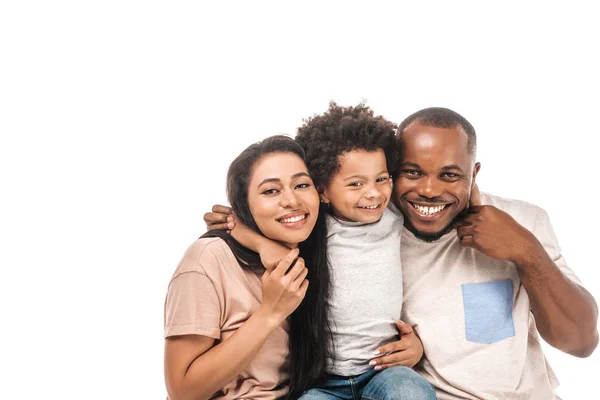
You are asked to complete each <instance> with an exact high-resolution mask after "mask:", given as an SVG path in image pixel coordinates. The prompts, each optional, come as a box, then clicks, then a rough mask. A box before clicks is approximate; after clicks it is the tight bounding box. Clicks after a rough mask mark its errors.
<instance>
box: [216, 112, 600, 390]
mask: <svg viewBox="0 0 600 400" xmlns="http://www.w3.org/2000/svg"><path fill="white" fill-rule="evenodd" d="M397 135H398V140H399V144H400V145H401V151H402V157H401V168H400V172H399V173H398V174H397V175H396V176H395V177H394V194H393V196H394V202H395V204H396V206H397V207H398V208H399V209H400V210H401V211H402V213H403V214H404V221H405V223H404V225H405V229H404V231H403V237H402V268H403V279H404V304H403V316H402V319H403V321H404V322H406V323H408V324H410V325H413V326H414V329H415V331H416V332H417V334H418V335H419V336H420V337H421V340H422V342H423V347H424V354H425V356H424V358H423V359H422V361H421V363H420V364H419V365H417V367H416V369H417V370H418V372H419V373H421V375H422V376H423V377H425V378H426V379H427V380H428V381H429V382H430V383H431V384H432V385H433V386H434V387H435V388H436V393H437V396H438V398H439V399H442V400H443V399H465V398H466V399H507V398H508V399H540V400H547V399H553V398H555V395H554V388H555V387H556V386H557V384H558V382H557V380H556V377H555V376H554V374H553V372H552V370H551V369H550V366H549V365H548V364H547V362H546V360H545V357H544V355H543V352H542V349H541V346H540V343H539V337H538V336H539V335H541V336H542V338H544V340H546V341H547V342H548V343H549V344H550V345H552V346H554V347H556V348H558V349H560V350H562V351H564V352H567V353H569V354H572V355H575V356H578V357H586V356H589V355H590V354H591V353H592V352H593V351H594V349H595V348H596V346H597V344H598V332H597V319H598V309H597V306H596V303H595V302H594V299H593V298H592V296H591V295H590V294H589V293H588V292H587V291H586V290H585V289H583V287H581V286H580V282H579V280H578V278H577V277H576V276H575V274H574V273H573V272H572V271H571V270H570V269H569V268H568V267H567V265H566V263H565V260H564V258H563V257H562V256H561V254H560V249H559V247H558V243H557V240H556V237H555V235H554V232H553V230H552V227H551V225H550V222H549V219H548V216H547V214H546V213H545V212H544V211H543V210H542V209H540V208H538V207H536V206H534V205H531V204H527V203H525V202H521V201H515V200H506V199H501V198H498V197H495V196H490V195H485V194H484V195H482V196H481V199H479V196H478V194H477V193H475V195H474V196H473V198H471V197H472V196H471V195H472V193H474V190H473V189H474V187H475V178H476V176H477V173H478V172H479V169H480V164H479V163H478V162H476V147H477V146H476V135H475V130H474V129H473V127H472V125H471V124H470V123H469V122H468V121H467V120H466V119H465V118H463V117H462V116H460V115H459V114H457V113H456V112H454V111H451V110H448V109H445V108H428V109H424V110H421V111H418V112H416V113H414V114H412V115H411V116H409V117H408V118H407V119H405V120H404V122H402V124H401V125H400V126H399V128H398V131H397ZM480 202H481V204H480ZM217 210H219V209H217ZM225 218H226V216H219V215H217V214H207V215H206V216H205V220H206V221H207V223H209V224H210V223H215V224H219V223H223V222H225ZM223 226H224V225H215V227H223ZM400 342H401V340H400V341H398V342H394V343H390V344H388V345H386V346H383V347H382V348H381V349H380V350H381V354H387V353H388V352H391V354H389V355H384V356H382V357H379V358H377V359H376V362H377V364H376V365H375V367H377V366H380V365H392V364H394V362H395V360H397V359H399V358H400V357H401V355H400V353H401V352H398V351H396V350H397V348H400V347H401V346H400V345H399V343H400Z"/></svg>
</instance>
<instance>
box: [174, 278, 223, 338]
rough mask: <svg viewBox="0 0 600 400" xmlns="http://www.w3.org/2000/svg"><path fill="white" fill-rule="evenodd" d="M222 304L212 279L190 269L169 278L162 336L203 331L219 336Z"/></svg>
mask: <svg viewBox="0 0 600 400" xmlns="http://www.w3.org/2000/svg"><path fill="white" fill-rule="evenodd" d="M220 321H221V304H220V302H219V296H218V295H217V292H216V290H215V287H214V284H213V282H212V281H211V280H210V279H209V278H208V277H207V276H206V275H205V274H203V273H201V272H196V271H190V272H184V273H182V274H180V275H177V276H176V277H175V278H173V280H172V281H171V284H170V285H169V290H168V292H167V299H166V302H165V332H164V337H165V338H167V337H169V336H178V335H202V336H207V337H211V338H213V339H220V337H221V329H220V326H221V324H220Z"/></svg>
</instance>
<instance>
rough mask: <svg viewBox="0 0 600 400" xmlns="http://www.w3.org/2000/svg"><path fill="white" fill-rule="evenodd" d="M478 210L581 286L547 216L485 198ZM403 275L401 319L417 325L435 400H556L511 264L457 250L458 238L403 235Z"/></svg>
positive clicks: (522, 204)
mask: <svg viewBox="0 0 600 400" xmlns="http://www.w3.org/2000/svg"><path fill="white" fill-rule="evenodd" d="M482 202H483V204H490V205H494V206H496V207H498V208H500V209H501V210H504V211H506V212H507V213H508V214H510V215H511V216H512V217H513V218H515V219H516V220H517V222H519V223H520V224H521V225H523V226H524V227H525V228H527V229H528V230H529V231H531V232H532V233H533V234H534V235H535V236H536V237H537V239H538V240H539V241H540V242H541V243H542V245H543V246H544V248H545V249H546V251H547V252H548V254H549V255H550V257H551V258H552V260H554V262H555V263H556V265H557V266H558V268H559V269H560V270H561V271H562V272H563V274H565V276H567V277H568V278H569V279H571V280H572V281H573V282H575V283H577V284H579V280H578V279H577V277H576V276H575V274H574V273H573V271H571V269H569V267H568V266H567V264H566V262H565V259H564V257H563V256H562V255H561V252H560V248H559V246H558V242H557V240H556V237H555V235H554V231H553V230H552V226H551V225H550V221H549V219H548V215H547V214H546V212H545V211H544V210H542V209H541V208H539V207H536V206H534V205H532V204H528V203H525V202H522V201H517V200H507V199H502V198H499V197H495V196H490V195H482ZM402 269H403V278H404V305H403V308H402V309H403V316H402V319H403V321H405V322H407V323H409V324H411V325H417V327H416V328H415V330H416V331H417V333H418V334H419V336H420V338H421V341H422V342H423V348H424V352H425V357H424V360H423V363H422V368H421V369H420V370H418V372H419V373H420V374H421V375H422V376H423V377H424V378H425V379H427V380H428V381H429V383H431V384H432V385H433V386H434V387H435V389H436V393H437V397H438V399H440V400H455V399H523V400H525V399H527V400H550V399H554V398H555V395H554V388H555V387H556V386H557V385H558V381H557V379H556V377H555V375H554V373H553V372H552V369H551V368H550V366H549V365H548V363H547V361H546V358H545V357H544V354H543V352H542V347H541V346H540V341H541V339H540V336H539V334H538V331H537V328H536V325H535V319H534V317H533V314H532V313H531V311H530V303H529V296H528V295H527V291H526V290H525V287H524V286H523V284H522V283H521V280H520V279H519V274H518V273H517V269H516V267H515V265H514V264H512V263H510V262H505V261H499V260H494V259H491V258H489V257H487V256H485V255H484V254H482V253H480V252H478V251H477V250H475V249H471V248H468V247H464V246H461V245H460V243H459V240H458V237H457V235H456V231H452V232H450V233H448V234H446V235H444V236H443V237H442V238H441V239H440V240H438V241H435V242H433V243H425V242H423V241H421V240H419V239H417V238H415V236H414V235H413V234H412V233H411V232H409V231H408V230H406V229H405V230H404V233H403V236H402Z"/></svg>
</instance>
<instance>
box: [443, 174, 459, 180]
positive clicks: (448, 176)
mask: <svg viewBox="0 0 600 400" xmlns="http://www.w3.org/2000/svg"><path fill="white" fill-rule="evenodd" d="M442 177H443V178H449V179H454V178H458V175H457V174H455V173H453V172H444V173H443V174H442Z"/></svg>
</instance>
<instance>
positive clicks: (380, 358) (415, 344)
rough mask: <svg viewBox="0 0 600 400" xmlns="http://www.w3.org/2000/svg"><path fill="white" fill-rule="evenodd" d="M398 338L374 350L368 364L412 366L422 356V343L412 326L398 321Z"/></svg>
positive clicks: (377, 368)
mask: <svg viewBox="0 0 600 400" xmlns="http://www.w3.org/2000/svg"><path fill="white" fill-rule="evenodd" d="M396 326H397V327H398V335H399V336H400V340H398V341H395V342H392V343H388V344H386V345H384V346H381V347H379V348H378V349H377V350H375V354H374V356H375V357H376V358H374V359H373V360H371V362H370V363H369V365H372V366H373V368H374V369H376V370H380V369H386V368H389V367H394V366H396V365H404V366H407V367H414V366H415V365H416V364H417V363H418V362H419V361H420V360H421V358H422V357H423V343H422V342H421V339H420V338H419V337H418V336H417V334H416V333H415V331H414V329H413V328H412V326H410V325H408V324H406V323H404V322H402V321H398V322H396Z"/></svg>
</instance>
